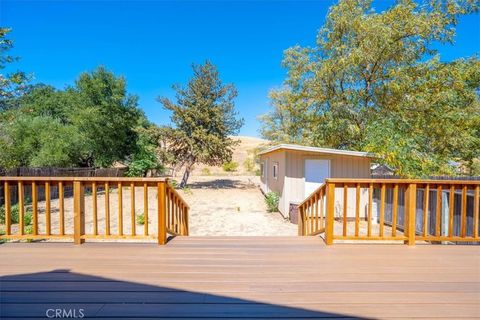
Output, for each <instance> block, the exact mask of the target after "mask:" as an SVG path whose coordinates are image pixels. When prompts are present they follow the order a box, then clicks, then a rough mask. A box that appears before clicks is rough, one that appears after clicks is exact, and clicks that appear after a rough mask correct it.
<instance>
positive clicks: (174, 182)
mask: <svg viewBox="0 0 480 320" xmlns="http://www.w3.org/2000/svg"><path fill="white" fill-rule="evenodd" d="M168 184H169V185H170V186H171V187H172V188H177V186H178V181H177V180H168Z"/></svg>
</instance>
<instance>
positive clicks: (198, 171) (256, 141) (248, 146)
mask: <svg viewBox="0 0 480 320" xmlns="http://www.w3.org/2000/svg"><path fill="white" fill-rule="evenodd" d="M234 138H235V139H238V140H240V144H239V145H237V146H236V147H235V150H234V151H233V161H234V162H236V163H238V169H237V170H236V171H235V172H225V171H224V170H223V168H222V167H221V166H220V167H212V166H205V165H202V164H200V165H197V166H195V169H194V170H193V173H192V174H193V175H208V171H209V172H210V174H211V175H229V174H232V175H248V174H252V173H251V172H248V171H247V170H246V169H245V166H244V163H245V160H247V158H249V157H250V158H252V152H253V150H254V149H256V148H258V147H260V146H263V145H266V144H267V143H268V141H267V140H264V139H260V138H256V137H247V136H235V137H234ZM207 169H208V171H207Z"/></svg>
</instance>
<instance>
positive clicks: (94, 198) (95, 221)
mask: <svg viewBox="0 0 480 320" xmlns="http://www.w3.org/2000/svg"><path fill="white" fill-rule="evenodd" d="M92 206H93V234H94V235H95V236H96V235H98V211H97V183H96V182H92Z"/></svg>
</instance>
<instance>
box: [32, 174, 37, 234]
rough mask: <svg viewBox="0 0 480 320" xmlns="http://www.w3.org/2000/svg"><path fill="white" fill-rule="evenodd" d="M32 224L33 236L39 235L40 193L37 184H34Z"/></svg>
mask: <svg viewBox="0 0 480 320" xmlns="http://www.w3.org/2000/svg"><path fill="white" fill-rule="evenodd" d="M32 223H33V230H32V231H33V235H35V236H36V235H38V193H37V183H36V182H35V181H33V182H32Z"/></svg>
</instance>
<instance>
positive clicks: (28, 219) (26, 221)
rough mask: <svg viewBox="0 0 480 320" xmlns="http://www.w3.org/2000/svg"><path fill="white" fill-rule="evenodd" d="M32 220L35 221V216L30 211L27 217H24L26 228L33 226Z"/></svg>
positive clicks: (26, 214)
mask: <svg viewBox="0 0 480 320" xmlns="http://www.w3.org/2000/svg"><path fill="white" fill-rule="evenodd" d="M32 220H33V214H32V212H31V211H28V212H26V213H25V216H24V217H23V223H24V225H26V226H30V225H32Z"/></svg>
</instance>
